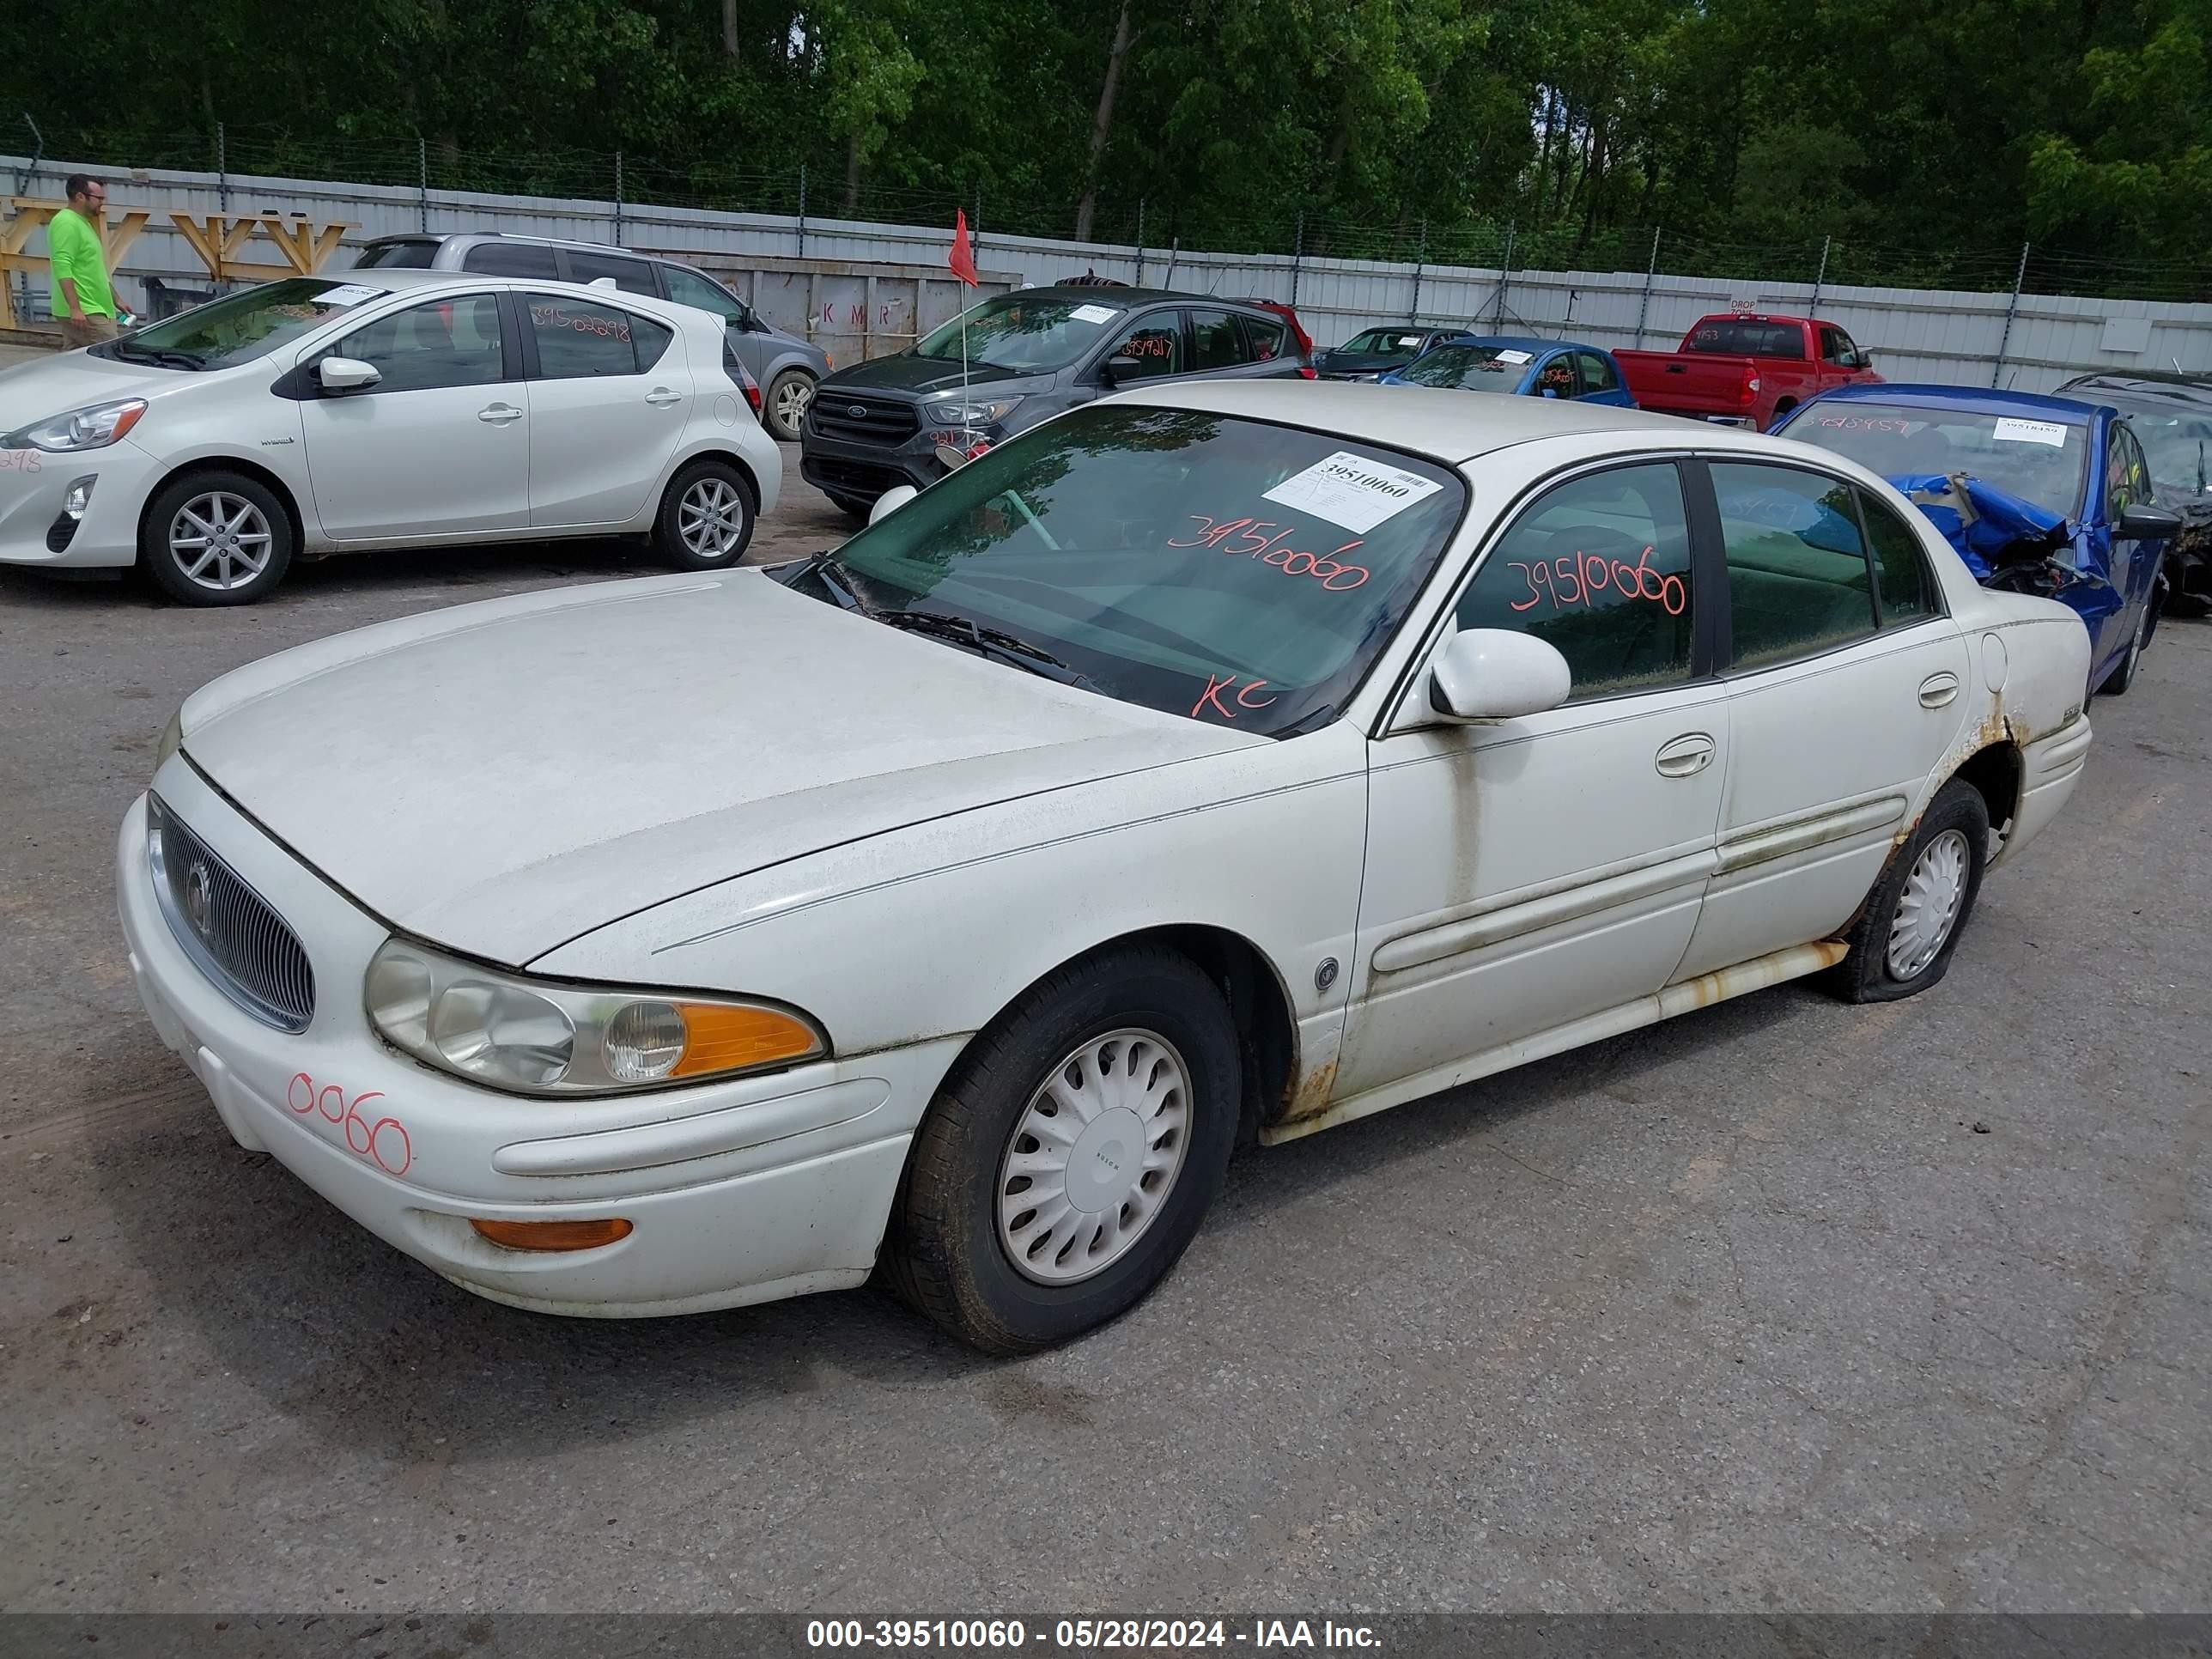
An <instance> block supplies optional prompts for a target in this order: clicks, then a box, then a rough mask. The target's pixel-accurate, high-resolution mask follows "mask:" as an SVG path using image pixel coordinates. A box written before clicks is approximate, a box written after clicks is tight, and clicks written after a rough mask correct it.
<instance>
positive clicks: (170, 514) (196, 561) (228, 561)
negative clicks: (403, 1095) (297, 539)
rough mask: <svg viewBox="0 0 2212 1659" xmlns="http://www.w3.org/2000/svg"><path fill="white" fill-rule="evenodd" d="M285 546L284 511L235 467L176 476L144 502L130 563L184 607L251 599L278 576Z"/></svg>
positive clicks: (288, 553) (288, 530)
mask: <svg viewBox="0 0 2212 1659" xmlns="http://www.w3.org/2000/svg"><path fill="white" fill-rule="evenodd" d="M292 550H293V549H292V515H291V514H290V513H288V512H286V511H285V510H284V504H283V501H279V500H278V499H277V497H276V491H274V490H273V489H270V488H269V486H268V485H266V484H264V483H262V482H261V481H260V480H259V479H258V478H253V477H247V476H246V474H245V473H242V472H195V473H193V474H191V476H190V477H183V478H179V479H178V480H177V481H176V482H175V483H172V484H170V485H169V486H168V487H167V488H166V489H163V490H161V493H160V494H158V495H155V497H154V499H153V501H151V502H149V504H148V506H147V509H146V518H145V522H144V525H143V527H142V528H141V530H140V531H139V534H138V562H140V563H141V564H143V566H145V568H146V572H147V574H149V575H150V576H152V577H153V579H154V580H155V584H156V585H157V586H160V588H161V591H162V592H165V593H167V595H168V596H169V597H170V598H171V599H177V600H179V601H181V602H182V603H184V604H185V605H252V603H253V602H254V601H255V600H256V599H260V598H262V597H263V596H264V595H265V594H266V593H267V592H269V590H270V588H272V587H274V586H276V584H277V583H278V582H280V581H282V580H284V572H285V571H286V570H287V569H288V568H289V567H290V565H291V562H292Z"/></svg>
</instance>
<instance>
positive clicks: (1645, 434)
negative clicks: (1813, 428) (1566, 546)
mask: <svg viewBox="0 0 2212 1659" xmlns="http://www.w3.org/2000/svg"><path fill="white" fill-rule="evenodd" d="M1104 401H1110V402H1114V403H1127V404H1149V405H1152V407H1154V408H1169V409H1199V410H1210V411H1212V412H1214V413H1218V414H1223V415H1242V416H1247V417H1249V418H1250V419H1253V420H1257V421H1273V422H1279V423H1281V424H1282V425H1285V426H1297V427H1306V428H1310V429H1312V430H1315V431H1317V432H1321V433H1324V434H1328V433H1336V434H1340V435H1343V436H1345V437H1347V438H1353V439H1358V440H1361V441H1367V442H1372V443H1378V444H1383V445H1387V446H1388V447H1391V448H1394V449H1406V450H1411V451H1413V452H1414V453H1417V454H1423V455H1431V456H1434V457H1435V458H1436V459H1438V460H1443V461H1465V460H1471V459H1474V457H1475V456H1477V455H1484V454H1487V453H1490V452H1491V451H1492V450H1498V449H1504V448H1507V447H1510V446H1512V445H1514V444H1519V443H1526V442H1528V441H1530V440H1532V439H1537V438H1571V437H1601V436H1605V435H1625V436H1629V437H1633V438H1641V439H1647V440H1648V439H1650V438H1653V437H1659V438H1667V437H1672V438H1674V439H1675V440H1676V441H1680V442H1683V443H1687V442H1689V441H1692V440H1693V439H1694V440H1696V441H1698V442H1699V447H1704V448H1713V449H1737V448H1741V449H1748V450H1753V451H1755V452H1759V453H1772V451H1771V441H1769V440H1767V439H1764V438H1756V437H1747V435H1742V434H1740V433H1736V432H1734V431H1731V430H1730V429H1729V428H1723V427H1715V426H1705V425H1701V424H1699V423H1696V422H1688V421H1683V420H1679V419H1677V418H1676V417H1675V416H1672V415H1650V414H1646V413H1644V411H1642V410H1634V409H1622V408H1619V407H1615V406H1607V405H1603V404H1586V403H1581V402H1576V401H1569V400H1561V401H1557V402H1550V401H1547V400H1544V399H1542V398H1471V397H1469V396H1468V394H1467V393H1465V392H1453V391H1447V390H1443V389H1441V388H1436V387H1430V386H1375V385H1369V384H1365V383H1364V382H1359V381H1347V380H1187V381H1182V382H1180V383H1178V384H1176V385H1173V386H1160V387H1158V388H1157V389H1154V388H1132V389H1131V390H1129V391H1127V392H1117V393H1115V395H1114V396H1113V397H1112V398H1110V399H1107V400H1104Z"/></svg>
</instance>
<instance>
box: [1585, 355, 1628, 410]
mask: <svg viewBox="0 0 2212 1659" xmlns="http://www.w3.org/2000/svg"><path fill="white" fill-rule="evenodd" d="M1575 370H1576V374H1577V378H1578V379H1579V380H1581V382H1582V395H1583V397H1585V398H1587V397H1589V396H1590V395H1592V394H1593V393H1595V392H1618V391H1620V377H1619V376H1618V375H1616V374H1614V373H1613V364H1612V363H1611V362H1609V361H1608V360H1607V359H1606V358H1603V357H1601V356H1598V355H1597V353H1595V351H1577V353H1575Z"/></svg>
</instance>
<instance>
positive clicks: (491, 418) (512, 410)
mask: <svg viewBox="0 0 2212 1659" xmlns="http://www.w3.org/2000/svg"><path fill="white" fill-rule="evenodd" d="M521 418H522V411H521V410H519V409H517V408H516V407H515V406H514V405H513V404H489V405H487V406H486V407H484V408H483V409H480V410H477V419H478V420H480V421H484V422H489V424H491V425H493V426H505V425H506V424H507V422H509V421H519V420H520V419H521Z"/></svg>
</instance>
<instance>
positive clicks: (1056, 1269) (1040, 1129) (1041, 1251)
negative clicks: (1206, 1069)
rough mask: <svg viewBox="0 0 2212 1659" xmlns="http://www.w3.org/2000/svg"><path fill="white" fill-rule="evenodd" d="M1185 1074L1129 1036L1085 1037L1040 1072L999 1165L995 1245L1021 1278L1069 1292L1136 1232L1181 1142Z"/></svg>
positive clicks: (1164, 1049)
mask: <svg viewBox="0 0 2212 1659" xmlns="http://www.w3.org/2000/svg"><path fill="white" fill-rule="evenodd" d="M1190 1114H1191V1088H1190V1071H1189V1068H1188V1066H1185V1065H1184V1064H1183V1060H1182V1055H1181V1054H1178V1053H1176V1048H1175V1045H1174V1044H1173V1043H1171V1042H1169V1041H1168V1040H1167V1039H1166V1038H1165V1037H1164V1036H1160V1035H1159V1034H1158V1032H1157V1031H1147V1030H1138V1029H1135V1028H1129V1029H1125V1030H1119V1031H1109V1032H1108V1033H1107V1034H1106V1035H1105V1036H1100V1037H1093V1038H1091V1040H1090V1041H1089V1042H1085V1044H1084V1045H1083V1046H1082V1047H1081V1048H1078V1049H1077V1050H1075V1052H1074V1053H1073V1054H1069V1055H1068V1056H1067V1057H1066V1059H1064V1060H1061V1061H1060V1064H1058V1065H1057V1066H1054V1067H1053V1068H1052V1070H1051V1071H1050V1072H1048V1073H1046V1075H1045V1079H1044V1081H1043V1082H1042V1083H1041V1084H1039V1085H1037V1091H1036V1093H1035V1094H1034V1095H1032V1096H1030V1103H1029V1105H1028V1107H1027V1108H1026V1109H1024V1111H1023V1113H1022V1115H1021V1118H1020V1120H1019V1121H1018V1122H1016V1123H1015V1125H1014V1133H1013V1135H1012V1139H1009V1140H1008V1141H1007V1143H1006V1158H1004V1159H1003V1160H1002V1161H1001V1163H1000V1166H999V1185H998V1188H997V1199H998V1208H999V1242H1000V1244H1001V1245H1003V1246H1004V1247H1005V1249H1006V1259H1007V1260H1008V1261H1012V1263H1013V1264H1014V1266H1015V1267H1016V1268H1017V1269H1018V1271H1019V1272H1020V1273H1022V1274H1023V1275H1024V1277H1025V1278H1029V1279H1036V1281H1037V1282H1038V1283H1040V1284H1044V1285H1073V1284H1077V1283H1079V1282H1080V1281H1081V1280H1083V1279H1089V1278H1091V1276H1092V1275H1094V1274H1096V1273H1101V1272H1103V1271H1104V1270H1105V1269H1106V1268H1107V1267H1109V1266H1111V1265H1112V1264H1113V1263H1114V1262H1115V1261H1119V1260H1120V1259H1121V1256H1122V1255H1125V1254H1127V1251H1128V1250H1129V1249H1130V1247H1131V1246H1133V1245H1134V1244H1135V1243H1136V1242H1137V1241H1138V1240H1139V1239H1140V1238H1142V1237H1144V1236H1145V1233H1146V1230H1147V1229H1148V1228H1150V1227H1151V1226H1152V1223H1153V1221H1154V1220H1155V1219H1157V1218H1158V1216H1159V1213H1160V1212H1161V1210H1162V1208H1163V1207H1164V1206H1165V1205H1166V1203H1167V1198H1168V1194H1169V1193H1170V1192H1171V1191H1172V1190H1174V1188H1175V1183H1176V1176H1178V1175H1180V1174H1181V1173H1182V1164H1183V1155H1184V1154H1185V1152H1188V1150H1189V1146H1190Z"/></svg>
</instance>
